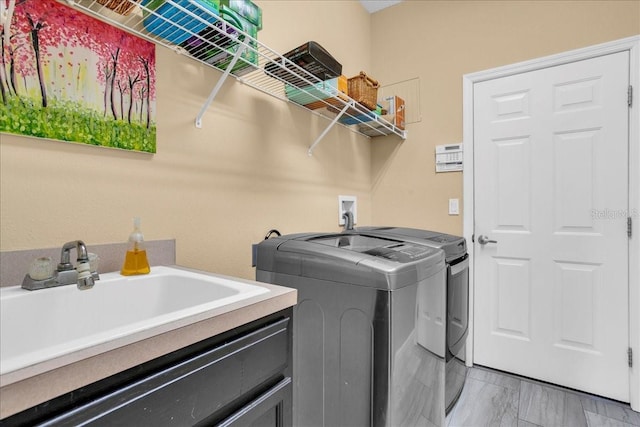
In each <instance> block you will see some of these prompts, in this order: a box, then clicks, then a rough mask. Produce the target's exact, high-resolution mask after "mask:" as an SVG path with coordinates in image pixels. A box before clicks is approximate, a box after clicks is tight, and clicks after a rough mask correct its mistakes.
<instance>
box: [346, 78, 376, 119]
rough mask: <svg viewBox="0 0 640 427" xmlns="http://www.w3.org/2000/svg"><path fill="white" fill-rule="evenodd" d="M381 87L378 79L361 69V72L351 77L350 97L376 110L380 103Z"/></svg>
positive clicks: (349, 85)
mask: <svg viewBox="0 0 640 427" xmlns="http://www.w3.org/2000/svg"><path fill="white" fill-rule="evenodd" d="M379 87H380V84H379V83H378V81H377V80H374V79H372V78H371V77H369V76H367V73H365V72H364V71H360V74H358V75H357V76H355V77H351V78H350V79H349V84H348V88H349V97H350V98H352V99H354V100H355V101H356V102H358V103H360V104H362V105H364V106H365V107H366V108H368V109H369V110H375V109H376V106H377V104H378V88H379Z"/></svg>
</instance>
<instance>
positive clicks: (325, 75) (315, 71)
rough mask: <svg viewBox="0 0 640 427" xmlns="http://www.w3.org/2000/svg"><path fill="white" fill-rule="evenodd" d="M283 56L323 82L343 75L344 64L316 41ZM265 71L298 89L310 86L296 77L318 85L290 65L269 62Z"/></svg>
mask: <svg viewBox="0 0 640 427" xmlns="http://www.w3.org/2000/svg"><path fill="white" fill-rule="evenodd" d="M282 56H283V57H284V58H287V59H288V60H289V61H291V62H293V63H294V64H296V65H298V66H299V67H300V68H302V69H304V70H305V71H307V72H308V73H309V74H311V75H313V76H315V77H317V78H318V79H320V80H321V81H324V80H329V79H333V78H336V77H338V76H340V75H341V74H342V64H340V63H339V62H338V61H336V60H335V58H334V57H333V56H331V54H330V53H329V52H327V51H326V50H325V49H324V48H323V47H322V46H320V45H319V44H318V43H316V42H314V41H309V42H306V43H305V44H303V45H301V46H298V47H297V48H295V49H293V50H291V51H289V52H287V53H285V54H284V55H282ZM283 62H284V61H283ZM281 65H284V67H286V69H285V68H283V67H281ZM264 69H265V71H266V72H267V74H269V75H273V76H275V77H278V78H280V79H282V80H284V81H286V82H287V83H289V84H292V85H294V86H297V87H303V86H308V85H309V83H307V82H306V81H304V80H302V79H300V78H297V77H296V75H299V76H300V77H303V78H305V79H306V80H311V83H316V82H315V81H313V79H310V78H309V76H308V75H306V74H305V73H302V72H300V70H298V69H296V68H295V67H293V66H291V64H289V63H286V64H283V63H281V64H278V63H276V62H269V63H268V64H266V65H265V67H264Z"/></svg>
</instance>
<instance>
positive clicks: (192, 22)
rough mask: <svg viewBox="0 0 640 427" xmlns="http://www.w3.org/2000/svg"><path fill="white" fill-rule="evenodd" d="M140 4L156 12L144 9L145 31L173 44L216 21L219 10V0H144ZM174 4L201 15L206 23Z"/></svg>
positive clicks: (182, 40)
mask: <svg viewBox="0 0 640 427" xmlns="http://www.w3.org/2000/svg"><path fill="white" fill-rule="evenodd" d="M142 5H143V6H145V7H147V8H148V9H149V10H152V11H153V12H155V13H156V14H155V15H154V14H153V13H149V12H146V11H145V15H146V16H145V18H144V20H143V23H144V27H145V28H146V29H147V31H149V32H150V33H153V34H155V35H157V36H160V37H162V38H163V39H165V40H168V41H170V42H172V43H175V44H180V43H182V42H184V41H185V40H187V39H188V38H189V37H191V35H192V34H194V33H199V32H200V31H202V30H204V29H205V28H206V27H207V26H208V25H209V24H213V23H214V22H216V21H217V20H218V18H217V16H218V15H219V12H220V0H172V3H170V2H167V1H165V0H144V1H143V2H142ZM175 5H178V6H181V7H183V8H184V9H186V10H187V11H189V12H191V13H193V14H194V15H196V16H199V17H201V18H202V19H203V20H204V21H206V22H208V24H206V23H203V22H202V21H200V20H199V19H196V18H194V17H193V16H191V15H190V14H188V13H186V12H184V11H183V10H181V9H179V8H178V7H176V6H175ZM158 15H159V16H158ZM214 15H215V16H214ZM179 26H180V27H183V28H184V29H182V28H180V27H179Z"/></svg>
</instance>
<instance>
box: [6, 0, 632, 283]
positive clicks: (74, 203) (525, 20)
mask: <svg viewBox="0 0 640 427" xmlns="http://www.w3.org/2000/svg"><path fill="white" fill-rule="evenodd" d="M256 3H258V4H259V5H260V6H261V7H262V8H263V13H264V30H263V31H262V32H261V33H260V36H259V38H260V40H261V41H263V42H264V43H265V44H267V45H268V46H270V47H272V48H273V49H275V50H276V51H279V52H285V51H287V50H289V49H290V48H293V47H295V46H297V45H299V44H301V43H302V42H304V41H306V40H315V41H317V42H319V43H320V44H322V45H323V46H324V47H325V48H327V50H329V51H330V52H331V53H332V54H333V55H334V56H335V57H336V58H337V59H338V60H339V61H340V62H341V63H342V64H343V67H344V68H343V71H344V74H346V75H347V76H351V75H354V74H356V73H357V72H358V71H360V70H370V71H371V74H372V75H373V76H374V77H375V78H377V79H379V80H380V81H381V82H382V83H383V84H385V83H386V84H388V83H393V82H397V81H401V80H404V79H407V78H412V77H416V76H419V77H420V79H421V97H422V105H421V109H422V117H423V119H422V121H421V122H420V123H416V124H411V125H409V127H408V129H409V138H408V139H407V140H406V141H405V142H404V143H399V142H398V139H397V138H395V137H386V138H383V139H377V140H375V141H373V142H370V141H369V140H367V139H365V138H363V137H359V136H356V135H355V134H354V133H352V132H349V131H348V130H346V129H344V128H341V127H338V128H336V129H334V130H332V131H331V132H330V133H329V135H328V136H327V138H325V140H323V141H322V143H321V145H320V146H319V147H318V149H317V150H316V152H315V155H314V157H311V158H310V157H307V154H306V151H307V148H308V146H309V144H310V143H311V142H312V141H313V140H314V138H315V136H316V135H318V134H319V133H320V132H321V131H322V130H323V129H324V126H326V124H327V122H326V121H324V120H320V119H318V118H317V117H315V116H312V115H310V114H308V113H307V112H306V111H303V110H302V109H300V108H296V107H294V106H291V105H288V104H286V103H284V102H280V101H277V100H274V99H272V98H270V97H268V96H265V95H263V94H261V93H258V92H256V91H254V90H252V89H251V88H248V87H245V86H242V85H241V84H238V83H235V82H231V81H230V82H228V83H226V84H225V85H224V87H223V89H222V91H221V92H220V93H219V95H218V99H216V100H215V101H214V103H213V104H212V105H211V107H210V108H209V109H208V110H207V113H206V114H205V116H204V118H203V128H202V129H200V130H198V129H195V127H194V126H193V122H194V119H195V116H196V114H197V112H198V110H199V109H200V107H201V105H202V103H203V102H204V100H205V98H206V97H207V95H208V94H209V92H210V90H211V88H212V87H213V85H214V84H215V81H216V79H217V78H218V77H219V76H220V73H218V72H217V71H215V70H212V69H208V68H206V67H203V66H200V65H198V64H196V63H194V62H192V61H191V60H189V59H186V58H184V57H181V56H178V55H176V54H174V53H173V52H170V51H168V50H166V49H164V48H158V49H157V96H158V100H157V109H158V111H157V121H158V152H157V154H155V155H146V154H138V153H129V152H123V151H116V150H109V149H100V148H95V147H89V146H83V145H76V144H67V143H58V142H47V141H41V140H36V139H31V138H23V137H17V136H12V135H7V134H0V249H1V250H2V251H11V250H18V249H30V248H42V247H54V246H58V245H61V244H62V243H63V242H65V241H68V240H72V239H78V238H79V239H83V240H85V241H86V242H87V243H89V244H99V243H111V242H118V241H122V240H125V239H126V238H127V236H128V234H129V232H130V228H131V218H132V217H133V216H136V215H137V216H140V217H142V225H143V231H144V233H145V237H146V238H147V239H149V240H152V239H164V238H175V239H176V244H177V247H176V250H177V262H178V263H179V264H182V265H185V266H188V267H193V268H200V269H203V270H208V271H216V272H219V273H223V274H230V275H236V276H240V277H245V278H252V277H253V275H254V272H253V269H252V268H251V267H250V263H251V257H250V253H251V252H250V245H251V243H252V242H256V241H258V240H260V239H261V238H262V237H263V236H264V234H265V233H266V231H267V230H269V229H270V228H278V229H280V230H281V231H282V232H284V233H292V232H299V231H312V230H318V231H327V230H338V229H339V228H338V226H337V196H338V195H339V194H350V195H356V196H357V197H358V216H359V223H360V224H363V225H365V224H372V223H377V224H403V225H411V226H418V227H428V228H439V229H442V230H447V231H450V232H458V233H459V232H461V219H460V218H461V217H449V216H448V215H447V214H446V207H447V199H448V198H450V197H458V198H461V197H462V179H461V174H460V173H449V174H439V175H438V176H436V175H435V174H434V173H433V169H434V164H433V163H434V154H433V149H434V146H435V145H437V144H444V143H454V142H460V141H461V139H462V88H461V77H462V75H463V74H465V73H470V72H474V71H479V70H482V69H487V68H491V67H496V66H499V65H504V64H508V63H512V62H516V61H522V60H526V59H530V58H534V57H538V56H541V55H547V54H551V53H555V52H560V51H563V50H567V49H573V48H578V47H582V46H587V45H591V44H595V43H599V42H603V41H608V40H613V39H617V38H622V37H625V36H630V35H634V34H639V33H640V18H639V17H640V6H639V3H638V2H637V1H634V2H611V1H608V2H591V1H587V2H574V1H569V2H563V3H558V2H520V1H518V2H510V3H508V2H503V1H500V2H481V1H472V2H463V1H454V2H435V1H433V2H432V1H405V2H403V3H401V4H400V5H398V6H394V7H392V8H389V9H387V10H384V11H382V12H378V13H376V14H374V15H371V16H370V15H368V14H367V13H366V12H365V11H364V9H362V7H361V6H360V5H359V3H357V2H355V1H332V2H328V1H286V0H285V1H273V0H268V1H257V2H256Z"/></svg>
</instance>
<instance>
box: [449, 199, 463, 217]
mask: <svg viewBox="0 0 640 427" xmlns="http://www.w3.org/2000/svg"><path fill="white" fill-rule="evenodd" d="M449 215H460V200H459V199H449Z"/></svg>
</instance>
